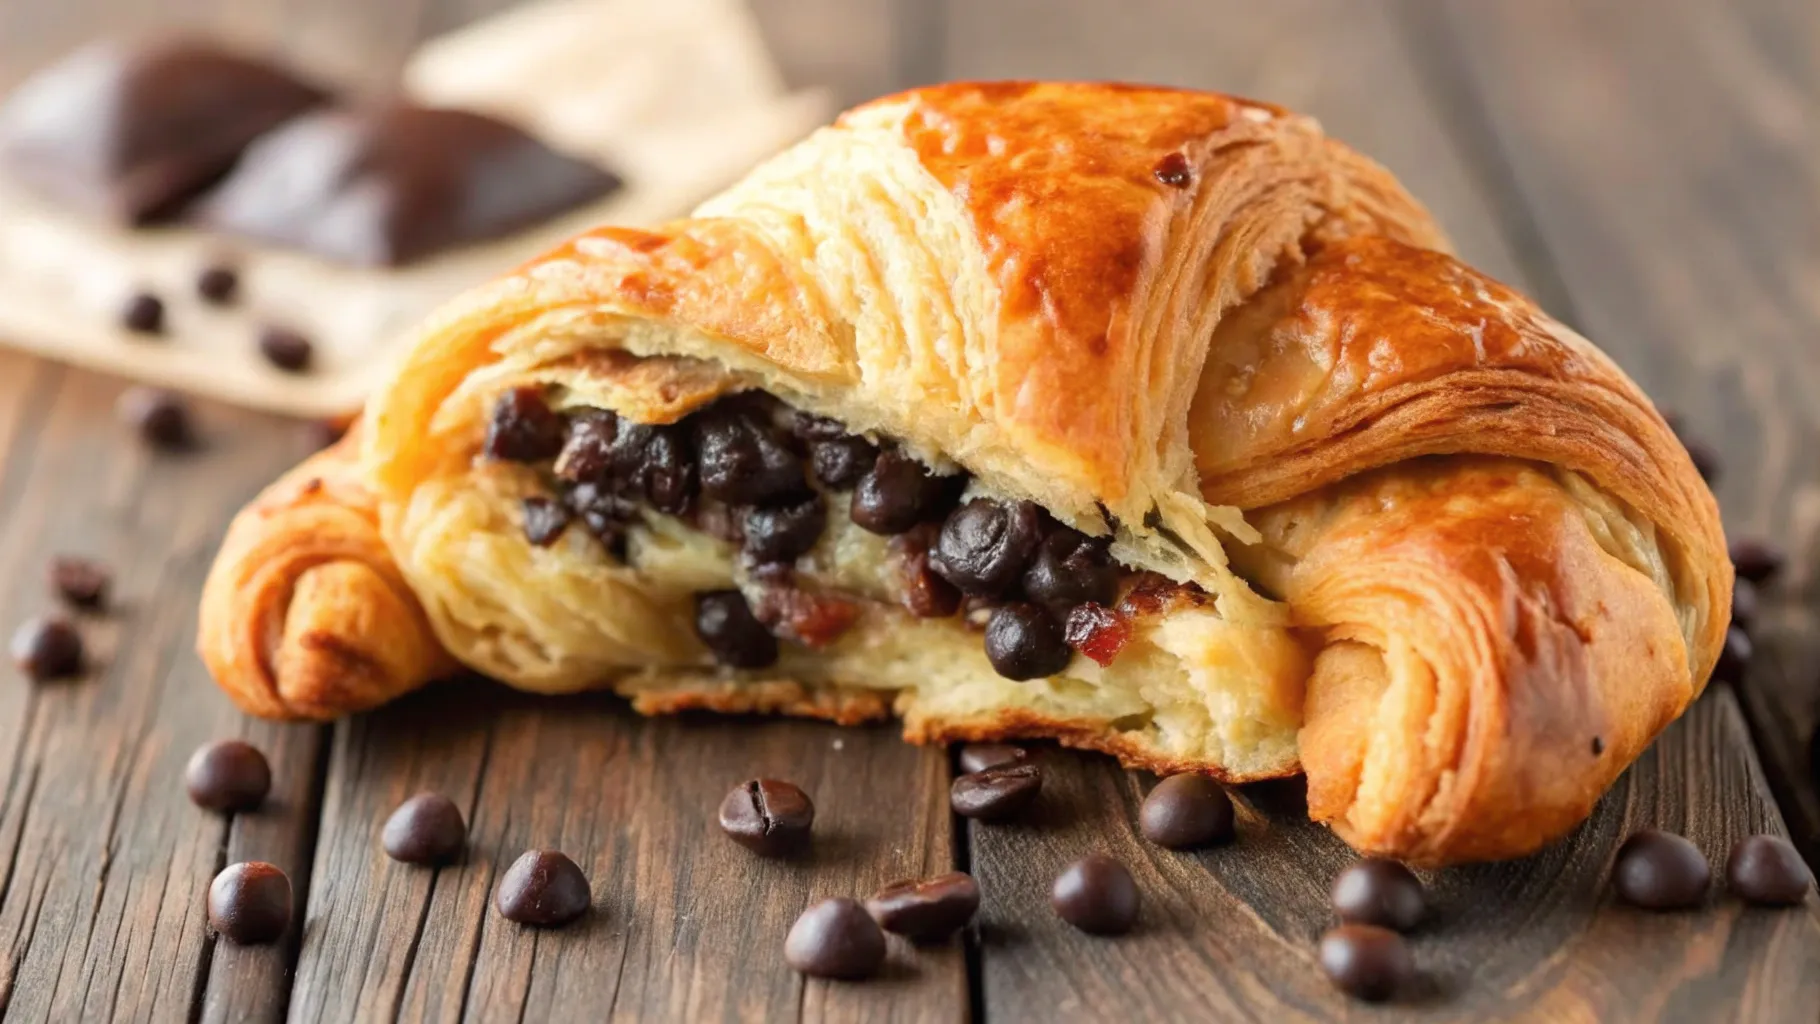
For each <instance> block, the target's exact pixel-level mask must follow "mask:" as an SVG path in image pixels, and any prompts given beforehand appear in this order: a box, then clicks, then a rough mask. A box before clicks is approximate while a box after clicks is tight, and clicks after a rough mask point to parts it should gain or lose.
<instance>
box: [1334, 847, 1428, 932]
mask: <svg viewBox="0 0 1820 1024" xmlns="http://www.w3.org/2000/svg"><path fill="white" fill-rule="evenodd" d="M1427 909H1428V901H1427V898H1426V896H1425V894H1424V893H1423V891H1422V883H1421V881H1420V880H1419V879H1417V878H1416V876H1415V873H1414V872H1412V871H1410V870H1409V869H1408V868H1406V867H1404V866H1403V865H1401V864H1399V863H1397V862H1396V861H1394V860H1384V859H1382V858H1379V857H1368V858H1366V859H1364V860H1361V861H1358V862H1356V863H1353V864H1350V865H1347V867H1346V868H1345V869H1344V870H1342V871H1341V872H1340V873H1339V875H1337V876H1336V877H1335V878H1334V880H1333V911H1334V913H1336V914H1338V915H1339V916H1340V920H1341V921H1344V922H1345V923H1347V924H1373V925H1377V926H1378V927H1380V928H1389V929H1391V930H1393V931H1399V932H1406V931H1410V930H1411V929H1413V928H1415V926H1416V925H1417V924H1420V923H1421V921H1422V915H1423V913H1425V912H1426V911H1427Z"/></svg>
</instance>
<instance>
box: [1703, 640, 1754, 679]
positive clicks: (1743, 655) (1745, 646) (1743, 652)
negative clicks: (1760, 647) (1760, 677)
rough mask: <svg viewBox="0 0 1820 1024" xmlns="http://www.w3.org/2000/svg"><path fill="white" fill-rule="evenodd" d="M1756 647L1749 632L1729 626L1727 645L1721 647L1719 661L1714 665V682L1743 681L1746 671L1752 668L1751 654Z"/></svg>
mask: <svg viewBox="0 0 1820 1024" xmlns="http://www.w3.org/2000/svg"><path fill="white" fill-rule="evenodd" d="M1755 647H1756V645H1755V644H1752V643H1751V639H1750V634H1749V633H1746V632H1745V631H1744V630H1742V629H1740V628H1738V627H1737V626H1731V627H1728V628H1727V629H1726V631H1725V646H1723V647H1721V648H1719V663H1718V664H1717V665H1714V666H1713V682H1716V683H1733V684H1736V683H1741V682H1743V681H1744V674H1745V672H1747V671H1749V669H1750V660H1751V654H1752V653H1753V651H1754V650H1755Z"/></svg>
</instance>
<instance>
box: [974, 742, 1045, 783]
mask: <svg viewBox="0 0 1820 1024" xmlns="http://www.w3.org/2000/svg"><path fill="white" fill-rule="evenodd" d="M1029 759H1030V752H1029V751H1028V750H1025V749H1024V748H1023V747H1014V746H1012V745H1011V744H1009V743H969V744H967V745H966V746H964V747H962V748H961V756H960V762H961V771H962V772H965V773H967V774H969V775H971V774H973V773H974V772H983V771H985V770H986V769H988V768H1003V767H1004V766H1006V765H1013V764H1022V763H1023V762H1025V761H1028V760H1029Z"/></svg>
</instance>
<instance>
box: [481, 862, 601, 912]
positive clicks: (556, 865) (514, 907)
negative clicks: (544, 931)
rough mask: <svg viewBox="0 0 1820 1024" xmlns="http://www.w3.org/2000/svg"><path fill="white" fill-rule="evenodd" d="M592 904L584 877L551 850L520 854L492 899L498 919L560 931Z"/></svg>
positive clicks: (573, 863)
mask: <svg viewBox="0 0 1820 1024" xmlns="http://www.w3.org/2000/svg"><path fill="white" fill-rule="evenodd" d="M593 901H594V894H593V892H592V891H590V890H589V888H588V878H587V876H586V875H584V874H582V873H581V868H578V867H576V866H575V862H574V861H572V860H570V859H569V858H568V857H567V856H566V855H564V854H561V853H558V852H556V851H555V850H528V851H526V852H525V853H524V854H522V855H520V856H519V858H518V859H517V860H515V861H513V862H512V866H511V867H509V868H507V869H506V873H505V877H504V878H501V879H500V880H499V891H498V892H497V893H495V894H494V896H493V906H494V907H495V908H497V909H498V910H499V916H501V917H503V918H505V919H506V920H508V921H513V922H516V923H518V924H525V925H530V926H532V927H534V928H560V927H562V926H563V925H565V924H568V923H569V922H571V921H574V920H575V919H577V918H579V917H581V915H583V914H585V913H587V912H588V905H589V904H590V903H592V902H593Z"/></svg>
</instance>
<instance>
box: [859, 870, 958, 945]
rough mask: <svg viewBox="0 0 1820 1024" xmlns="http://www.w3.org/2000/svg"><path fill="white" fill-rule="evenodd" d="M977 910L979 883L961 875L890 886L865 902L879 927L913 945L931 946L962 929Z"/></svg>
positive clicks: (938, 876) (940, 876)
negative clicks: (932, 943)
mask: <svg viewBox="0 0 1820 1024" xmlns="http://www.w3.org/2000/svg"><path fill="white" fill-rule="evenodd" d="M979 908H980V887H979V883H978V882H975V881H974V880H973V876H972V875H969V874H967V873H966V872H964V871H950V872H948V873H947V874H945V875H937V876H935V877H934V878H925V879H923V880H921V881H917V880H915V879H910V880H906V881H902V882H893V883H892V884H890V885H887V886H885V887H884V888H883V889H880V890H879V891H878V892H876V893H874V894H873V896H872V898H871V899H869V900H867V901H866V911H867V912H868V913H870V914H871V915H872V918H873V920H875V921H877V922H878V923H879V927H881V928H883V929H885V930H886V931H888V932H891V933H892V934H894V935H902V936H904V937H905V938H908V939H912V940H914V941H916V942H935V941H937V940H940V939H945V938H947V937H948V936H950V935H952V934H954V933H955V932H957V931H959V930H960V929H961V928H963V927H964V926H965V925H966V924H967V922H968V921H971V920H973V915H974V914H975V913H977V912H978V911H979Z"/></svg>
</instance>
